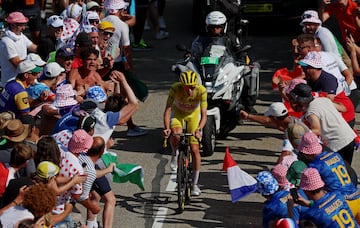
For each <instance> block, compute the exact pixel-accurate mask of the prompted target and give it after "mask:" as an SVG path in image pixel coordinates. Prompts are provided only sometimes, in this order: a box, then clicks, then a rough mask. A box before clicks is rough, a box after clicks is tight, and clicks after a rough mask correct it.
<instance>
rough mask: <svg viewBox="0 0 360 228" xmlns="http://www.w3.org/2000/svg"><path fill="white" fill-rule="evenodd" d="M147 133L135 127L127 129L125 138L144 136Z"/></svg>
mask: <svg viewBox="0 0 360 228" xmlns="http://www.w3.org/2000/svg"><path fill="white" fill-rule="evenodd" d="M147 133H148V132H147V130H145V129H143V128H140V127H139V126H135V127H134V128H132V129H129V130H128V131H127V134H126V136H128V137H136V136H142V135H146V134H147Z"/></svg>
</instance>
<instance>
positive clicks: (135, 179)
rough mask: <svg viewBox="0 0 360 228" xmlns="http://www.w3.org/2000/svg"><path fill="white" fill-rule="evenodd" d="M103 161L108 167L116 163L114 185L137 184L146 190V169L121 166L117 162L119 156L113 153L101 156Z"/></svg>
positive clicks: (127, 165)
mask: <svg viewBox="0 0 360 228" xmlns="http://www.w3.org/2000/svg"><path fill="white" fill-rule="evenodd" d="M101 160H102V162H103V163H104V165H105V166H106V167H108V166H109V164H110V163H112V162H114V163H115V169H114V172H113V173H112V181H113V182H114V183H125V182H128V181H129V182H130V183H133V184H136V185H137V186H139V188H141V189H142V190H145V188H144V169H143V167H142V166H140V165H136V164H120V163H119V162H118V160H117V155H116V154H115V153H112V152H107V153H104V154H103V155H102V156H101Z"/></svg>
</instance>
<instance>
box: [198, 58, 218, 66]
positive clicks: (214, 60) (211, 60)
mask: <svg viewBox="0 0 360 228" xmlns="http://www.w3.org/2000/svg"><path fill="white" fill-rule="evenodd" d="M218 63H219V58H218V57H213V56H210V57H201V59H200V64H201V65H206V64H218Z"/></svg>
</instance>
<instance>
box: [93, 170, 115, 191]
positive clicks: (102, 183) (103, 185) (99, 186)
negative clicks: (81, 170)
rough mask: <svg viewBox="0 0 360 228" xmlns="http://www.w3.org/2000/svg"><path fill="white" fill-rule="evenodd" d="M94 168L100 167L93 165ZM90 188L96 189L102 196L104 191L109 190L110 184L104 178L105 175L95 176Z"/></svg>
mask: <svg viewBox="0 0 360 228" xmlns="http://www.w3.org/2000/svg"><path fill="white" fill-rule="evenodd" d="M95 169H100V168H99V166H97V165H95ZM91 190H94V191H96V192H97V193H98V194H99V195H100V196H103V195H105V194H106V193H108V192H110V191H111V186H110V183H109V181H108V179H106V176H103V177H100V178H97V179H96V180H95V181H94V184H93V186H92V188H91Z"/></svg>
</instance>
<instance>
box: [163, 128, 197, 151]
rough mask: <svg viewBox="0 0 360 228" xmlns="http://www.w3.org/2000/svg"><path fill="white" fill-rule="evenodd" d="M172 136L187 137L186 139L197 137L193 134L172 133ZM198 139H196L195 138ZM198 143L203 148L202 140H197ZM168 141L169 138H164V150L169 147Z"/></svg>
mask: <svg viewBox="0 0 360 228" xmlns="http://www.w3.org/2000/svg"><path fill="white" fill-rule="evenodd" d="M171 136H180V137H181V136H185V137H190V136H195V135H194V134H193V133H183V132H182V133H171ZM195 138H196V137H195ZM196 139H197V141H198V143H199V146H200V148H202V144H201V140H200V139H198V138H196ZM167 140H168V138H164V142H163V148H166V147H167Z"/></svg>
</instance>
